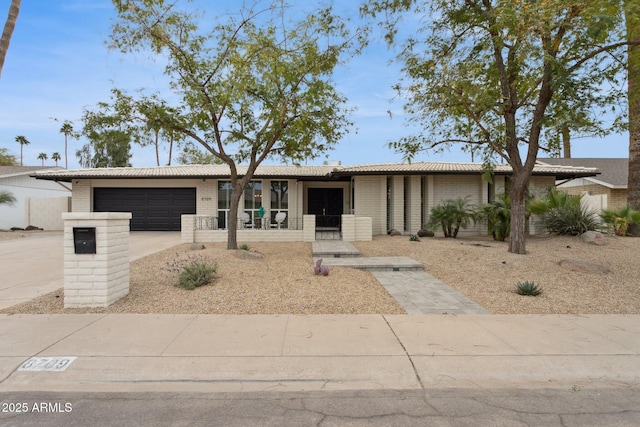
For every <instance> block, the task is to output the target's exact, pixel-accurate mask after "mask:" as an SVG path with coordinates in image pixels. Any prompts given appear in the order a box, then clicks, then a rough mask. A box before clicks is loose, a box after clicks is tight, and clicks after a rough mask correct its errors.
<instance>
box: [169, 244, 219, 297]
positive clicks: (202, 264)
mask: <svg viewBox="0 0 640 427" xmlns="http://www.w3.org/2000/svg"><path fill="white" fill-rule="evenodd" d="M167 270H168V271H169V273H170V274H171V280H176V279H175V274H176V273H177V275H178V278H177V282H176V283H174V285H175V286H178V287H182V288H185V289H194V288H195V287H197V286H202V285H206V284H207V283H210V282H211V281H213V278H214V274H215V273H216V271H217V266H216V264H215V263H214V262H212V261H211V260H210V259H208V258H206V257H205V256H203V255H195V256H189V255H187V256H186V257H183V258H180V257H179V255H178V253H176V258H175V259H173V260H171V261H170V262H168V263H167Z"/></svg>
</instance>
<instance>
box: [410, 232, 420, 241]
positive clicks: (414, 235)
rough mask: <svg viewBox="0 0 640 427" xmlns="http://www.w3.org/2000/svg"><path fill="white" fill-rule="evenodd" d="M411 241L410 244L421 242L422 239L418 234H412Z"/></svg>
mask: <svg viewBox="0 0 640 427" xmlns="http://www.w3.org/2000/svg"><path fill="white" fill-rule="evenodd" d="M409 241H410V242H419V241H420V237H418V235H417V234H410V235H409Z"/></svg>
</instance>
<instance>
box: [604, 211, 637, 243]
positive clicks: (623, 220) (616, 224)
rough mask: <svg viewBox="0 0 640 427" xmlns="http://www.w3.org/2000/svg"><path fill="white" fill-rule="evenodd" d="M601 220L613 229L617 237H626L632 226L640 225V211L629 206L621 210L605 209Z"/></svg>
mask: <svg viewBox="0 0 640 427" xmlns="http://www.w3.org/2000/svg"><path fill="white" fill-rule="evenodd" d="M600 218H602V221H603V222H604V223H605V224H607V225H608V226H609V227H611V228H612V229H613V232H614V233H616V236H626V235H627V228H628V227H629V225H630V224H640V211H637V210H635V209H632V208H631V207H629V206H628V205H627V206H624V207H622V208H620V209H605V210H603V211H602V214H600Z"/></svg>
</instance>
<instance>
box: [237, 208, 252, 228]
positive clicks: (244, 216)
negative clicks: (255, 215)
mask: <svg viewBox="0 0 640 427" xmlns="http://www.w3.org/2000/svg"><path fill="white" fill-rule="evenodd" d="M238 219H239V220H240V222H241V223H242V228H253V223H252V222H251V216H250V215H249V214H248V213H247V212H242V213H241V214H240V216H239V217H238Z"/></svg>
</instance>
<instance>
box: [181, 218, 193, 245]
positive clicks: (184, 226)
mask: <svg viewBox="0 0 640 427" xmlns="http://www.w3.org/2000/svg"><path fill="white" fill-rule="evenodd" d="M180 241H181V242H182V243H195V241H196V216H195V215H181V216H180Z"/></svg>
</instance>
